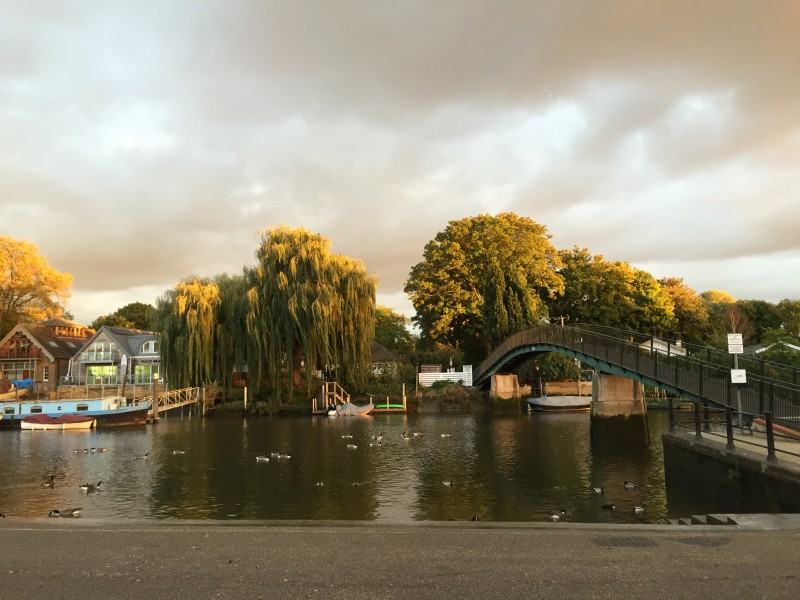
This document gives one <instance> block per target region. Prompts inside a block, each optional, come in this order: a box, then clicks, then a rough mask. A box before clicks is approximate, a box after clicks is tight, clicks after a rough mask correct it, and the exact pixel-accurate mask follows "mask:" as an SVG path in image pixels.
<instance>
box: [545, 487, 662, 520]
mask: <svg viewBox="0 0 800 600" xmlns="http://www.w3.org/2000/svg"><path fill="white" fill-rule="evenodd" d="M637 487H638V485H637V484H635V483H633V482H632V481H623V482H622V489H623V490H624V491H626V492H629V491H631V490H635V489H636V488H637ZM592 491H593V492H594V493H595V494H598V495H600V496H605V493H606V488H604V487H593V488H592ZM600 508H602V509H603V510H617V505H616V504H615V503H614V502H604V503H602V504H601V505H600ZM645 512H647V502H642V503H641V504H635V505H634V506H633V514H635V515H643V514H644V513H645ZM548 516H549V518H550V520H551V521H554V522H555V521H560V520H561V519H562V518H564V517H566V516H567V511H566V510H564V509H563V508H562V509H561V510H558V511H553V512H551V513H550V514H549V515H548Z"/></svg>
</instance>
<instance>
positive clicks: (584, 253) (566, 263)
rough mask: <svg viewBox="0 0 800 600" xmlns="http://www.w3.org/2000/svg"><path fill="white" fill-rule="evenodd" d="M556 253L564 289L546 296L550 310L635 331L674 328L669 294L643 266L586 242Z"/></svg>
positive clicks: (578, 320) (579, 320) (574, 320)
mask: <svg viewBox="0 0 800 600" xmlns="http://www.w3.org/2000/svg"><path fill="white" fill-rule="evenodd" d="M560 257H561V261H562V264H563V267H562V268H561V269H560V270H559V274H560V275H561V276H562V277H563V279H564V293H563V294H562V295H560V296H557V297H555V298H554V299H553V300H551V301H550V313H551V314H552V315H556V316H562V315H563V316H568V317H569V319H570V320H569V322H570V323H591V324H595V325H606V326H608V327H619V328H621V329H630V330H634V331H652V330H653V329H657V330H666V331H671V330H673V329H674V324H675V321H674V306H673V303H672V300H671V298H670V297H669V294H667V292H666V291H665V290H664V288H663V287H662V286H661V284H659V282H658V281H657V280H656V279H655V278H654V277H653V276H652V275H650V273H648V272H647V271H643V270H641V269H636V268H635V267H632V266H631V265H629V264H628V263H625V262H619V261H617V262H610V261H607V260H605V259H604V258H603V256H602V255H599V254H598V255H592V254H591V253H590V252H589V251H588V250H587V249H585V248H577V247H575V248H573V249H571V250H562V251H561V252H560Z"/></svg>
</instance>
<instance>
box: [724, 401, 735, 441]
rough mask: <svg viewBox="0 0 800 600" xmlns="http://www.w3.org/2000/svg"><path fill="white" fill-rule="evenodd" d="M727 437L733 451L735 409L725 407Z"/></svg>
mask: <svg viewBox="0 0 800 600" xmlns="http://www.w3.org/2000/svg"><path fill="white" fill-rule="evenodd" d="M725 436H726V437H727V438H728V449H729V450H733V448H734V445H733V408H732V407H731V406H730V405H728V406H726V407H725Z"/></svg>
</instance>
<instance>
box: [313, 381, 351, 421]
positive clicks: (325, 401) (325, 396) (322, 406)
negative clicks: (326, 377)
mask: <svg viewBox="0 0 800 600" xmlns="http://www.w3.org/2000/svg"><path fill="white" fill-rule="evenodd" d="M346 402H350V394H348V393H347V392H346V391H345V390H344V388H343V387H342V386H340V385H339V384H338V383H337V382H335V381H326V382H325V383H323V384H322V388H321V389H320V392H319V394H317V396H315V397H314V399H313V401H312V406H311V412H312V413H314V414H320V413H324V412H326V411H327V410H328V407H329V406H330V405H336V404H345V403H346Z"/></svg>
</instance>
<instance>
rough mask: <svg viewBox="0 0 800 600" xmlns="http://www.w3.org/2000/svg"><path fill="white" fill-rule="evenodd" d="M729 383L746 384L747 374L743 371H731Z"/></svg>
mask: <svg viewBox="0 0 800 600" xmlns="http://www.w3.org/2000/svg"><path fill="white" fill-rule="evenodd" d="M731 383H747V372H746V371H745V370H744V369H731Z"/></svg>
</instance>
